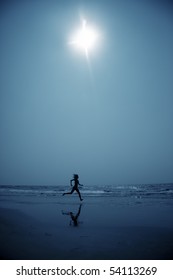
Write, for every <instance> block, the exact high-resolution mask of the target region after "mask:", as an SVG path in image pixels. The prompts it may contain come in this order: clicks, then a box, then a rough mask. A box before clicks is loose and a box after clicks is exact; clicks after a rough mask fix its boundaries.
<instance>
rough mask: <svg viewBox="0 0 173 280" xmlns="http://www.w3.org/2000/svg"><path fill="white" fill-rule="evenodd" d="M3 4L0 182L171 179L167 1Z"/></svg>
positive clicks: (172, 17)
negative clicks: (87, 47)
mask: <svg viewBox="0 0 173 280" xmlns="http://www.w3.org/2000/svg"><path fill="white" fill-rule="evenodd" d="M0 3H1V4H0V5H1V7H0V39H1V44H0V56H1V60H0V61H1V63H0V87H1V90H0V184H27V185H28V184H34V185H37V184H42V185H47V184H48V185H60V184H63V185H68V184H69V179H70V178H71V176H72V174H73V173H79V175H80V180H81V183H83V184H85V185H91V184H124V183H126V184H128V183H130V184H135V183H163V182H173V172H172V171H173V144H172V143H173V125H172V120H173V78H172V73H173V55H172V50H173V6H172V3H171V1H154V0H150V1H147V0H144V1H137V0H131V1H129V0H114V1H113V0H112V1H111V0H98V1H97V0H92V1H76V0H71V1H70V0H68V1H67V0H62V1H60V0H57V1H55V0H54V1H53V0H48V1H32V0H31V1H17V0H16V1H15V0H14V1H4V2H3V1H1V2H0ZM81 16H84V17H85V18H86V19H87V22H88V23H91V24H93V25H94V26H95V27H96V28H97V30H99V34H100V37H99V42H98V45H97V46H96V48H95V49H93V51H92V52H91V53H89V61H88V60H87V59H86V57H85V55H83V54H82V53H80V52H78V51H76V50H75V49H74V48H72V46H71V45H69V44H68V41H69V38H70V36H71V34H72V33H73V32H74V31H75V29H76V28H78V27H79V26H80V24H81V22H80V19H81Z"/></svg>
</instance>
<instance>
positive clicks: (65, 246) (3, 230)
mask: <svg viewBox="0 0 173 280" xmlns="http://www.w3.org/2000/svg"><path fill="white" fill-rule="evenodd" d="M172 208H173V205H172V201H171V200H170V201H166V202H165V201H163V200H160V201H159V200H158V199H156V200H154V199H153V200H150V199H143V200H140V199H137V198H116V197H85V198H84V201H83V202H82V203H80V201H79V198H78V197H77V196H76V195H71V196H65V197H62V196H52V197H46V196H44V194H43V195H42V196H36V197H33V196H17V195H16V196H1V197H0V241H1V250H0V258H1V259H6V260H8V259H16V260H17V259H31V260H32V259H45V260H46V259H52V260H53V259H57V260H60V259H61V260H65V259H81V260H86V259H95V260H99V259H103V260H108V259H110V260H111V259H112V260H116V259H118V260H123V259H126V260H132V259H136V260H138V259H141V260H143V259H148V260H152V259H155V260H156V259H160V260H164V259H165V260H168V259H172V258H173V218H172V217H173V211H172V210H173V209H172ZM77 214H78V217H75V216H76V215H77ZM75 219H76V220H75Z"/></svg>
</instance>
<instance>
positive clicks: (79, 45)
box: [69, 20, 98, 57]
mask: <svg viewBox="0 0 173 280" xmlns="http://www.w3.org/2000/svg"><path fill="white" fill-rule="evenodd" d="M97 41H98V33H97V31H96V30H95V29H94V28H93V27H91V26H89V25H88V24H87V21H86V20H83V21H82V26H81V28H80V29H79V30H78V31H76V32H75V33H74V35H73V37H72V40H71V41H70V42H69V43H70V44H71V45H74V46H75V48H76V49H78V50H80V51H82V52H83V53H84V54H85V55H86V57H88V54H89V52H90V51H91V50H93V49H94V47H95V46H96V43H97Z"/></svg>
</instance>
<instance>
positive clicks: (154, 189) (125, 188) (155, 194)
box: [0, 183, 173, 199]
mask: <svg viewBox="0 0 173 280" xmlns="http://www.w3.org/2000/svg"><path fill="white" fill-rule="evenodd" d="M79 189H80V192H81V194H82V196H84V197H86V196H90V197H91V196H93V197H94V196H97V197H98V196H100V197H109V196H110V197H135V198H147V197H149V198H155V199H157V198H158V199H159V198H160V199H173V183H170V184H153V185H150V184H142V185H95V186H84V187H80V188H79ZM67 190H70V187H69V186H11V185H10V186H0V195H3V196H9V195H13V196H20V195H26V196H47V197H51V196H61V195H62V193H63V192H64V191H67Z"/></svg>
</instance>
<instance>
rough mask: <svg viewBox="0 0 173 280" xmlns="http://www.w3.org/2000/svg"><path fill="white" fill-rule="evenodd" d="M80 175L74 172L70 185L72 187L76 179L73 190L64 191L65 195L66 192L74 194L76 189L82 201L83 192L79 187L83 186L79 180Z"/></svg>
mask: <svg viewBox="0 0 173 280" xmlns="http://www.w3.org/2000/svg"><path fill="white" fill-rule="evenodd" d="M78 178H79V176H78V175H77V174H73V179H72V180H70V186H71V187H72V186H73V185H72V182H73V181H74V186H73V188H72V190H71V192H67V193H63V195H66V194H72V193H73V192H74V191H76V192H77V193H78V195H79V198H80V200H81V201H82V200H83V199H82V197H81V194H80V191H79V189H78V186H83V185H82V184H80V183H79V180H78Z"/></svg>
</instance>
